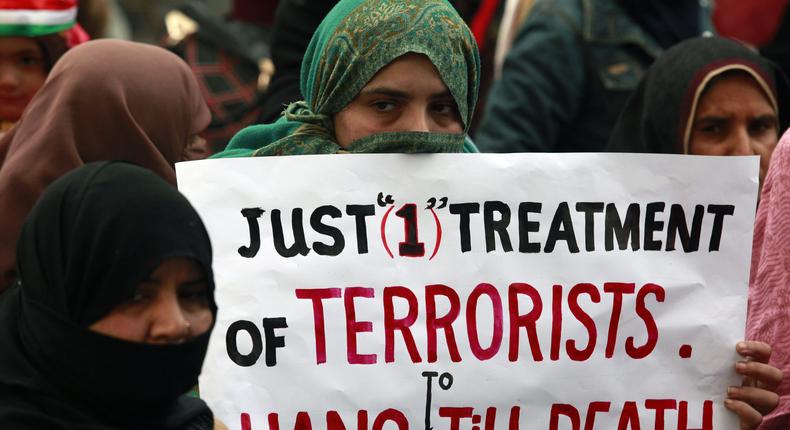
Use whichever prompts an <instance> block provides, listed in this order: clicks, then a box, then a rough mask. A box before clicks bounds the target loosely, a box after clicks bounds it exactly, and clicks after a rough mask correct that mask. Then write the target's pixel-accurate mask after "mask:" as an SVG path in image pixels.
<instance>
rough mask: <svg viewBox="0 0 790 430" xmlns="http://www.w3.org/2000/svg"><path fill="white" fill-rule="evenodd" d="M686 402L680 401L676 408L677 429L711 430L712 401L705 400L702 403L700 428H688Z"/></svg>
mask: <svg viewBox="0 0 790 430" xmlns="http://www.w3.org/2000/svg"><path fill="white" fill-rule="evenodd" d="M688 406H689V405H688V402H680V407H679V408H678V430H713V402H712V401H710V400H706V401H705V403H704V404H703V405H702V428H701V429H690V428H688Z"/></svg>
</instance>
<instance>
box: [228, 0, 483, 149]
mask: <svg viewBox="0 0 790 430" xmlns="http://www.w3.org/2000/svg"><path fill="white" fill-rule="evenodd" d="M407 53H419V54H423V55H425V56H427V57H428V58H429V59H430V60H431V62H432V63H433V64H434V66H436V68H437V70H438V71H439V75H440V76H441V77H442V80H443V81H444V83H445V85H447V88H448V89H449V90H450V93H451V94H452V96H453V98H454V100H455V102H456V104H457V105H458V111H459V113H460V115H461V119H462V121H463V123H464V134H458V135H447V134H438V133H418V132H411V133H386V134H380V135H374V136H368V137H366V138H363V139H360V140H359V141H355V142H353V143H352V145H351V147H350V148H348V149H347V150H343V149H342V148H341V147H340V146H339V145H338V144H337V142H336V141H335V138H334V130H333V121H332V117H333V115H334V114H336V113H338V112H340V111H341V110H342V109H343V108H344V107H345V106H346V105H347V104H348V103H349V102H351V101H352V100H353V99H354V98H355V97H356V96H357V94H358V93H359V92H360V90H362V88H364V86H365V85H366V84H367V83H368V82H369V81H370V80H371V79H372V78H373V76H374V75H375V74H376V73H377V72H378V71H379V70H381V69H383V68H384V67H385V66H387V65H388V64H389V63H391V62H392V61H393V60H395V59H397V58H398V57H400V56H402V55H404V54H407ZM479 75H480V57H479V55H478V52H477V45H476V43H475V41H474V37H473V36H472V33H471V31H470V30H469V28H468V27H467V26H466V24H465V23H464V21H463V20H462V19H461V17H460V16H458V13H457V12H456V11H455V9H454V8H453V7H452V6H451V5H450V4H449V3H448V2H447V1H446V0H411V1H403V0H341V1H340V2H339V3H338V4H337V6H335V8H334V9H332V11H331V12H330V13H329V14H328V15H327V17H326V18H325V19H324V21H323V22H322V23H321V25H320V26H319V27H318V30H316V33H315V34H314V35H313V39H312V40H311V41H310V45H309V46H308V48H307V52H306V53H305V57H304V61H303V62H302V75H301V91H302V94H303V95H304V96H305V101H302V102H298V103H293V104H291V105H290V106H288V107H287V108H286V110H285V112H284V113H283V116H282V117H281V118H280V119H279V120H278V121H276V122H275V123H273V124H267V125H256V126H252V127H247V128H246V129H244V130H242V131H241V132H239V133H238V134H237V135H236V136H234V138H233V139H232V140H231V142H230V144H229V145H228V148H227V149H226V150H225V151H223V152H221V153H219V154H216V155H215V156H214V157H215V158H227V157H247V156H266V155H297V154H335V153H342V152H355V153H361V152H367V153H376V152H378V153H383V152H478V151H477V149H476V148H475V146H474V144H473V143H472V142H471V140H469V139H468V138H467V137H466V134H465V132H466V131H467V130H468V128H469V125H470V124H471V120H472V114H473V112H474V108H475V103H476V102H477V92H478V87H479Z"/></svg>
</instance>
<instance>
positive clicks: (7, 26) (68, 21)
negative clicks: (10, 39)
mask: <svg viewBox="0 0 790 430" xmlns="http://www.w3.org/2000/svg"><path fill="white" fill-rule="evenodd" d="M76 21H77V0H0V36H25V37H37V36H45V35H47V34H52V33H58V32H60V31H64V30H68V29H70V28H72V27H73V26H74V24H75V23H76Z"/></svg>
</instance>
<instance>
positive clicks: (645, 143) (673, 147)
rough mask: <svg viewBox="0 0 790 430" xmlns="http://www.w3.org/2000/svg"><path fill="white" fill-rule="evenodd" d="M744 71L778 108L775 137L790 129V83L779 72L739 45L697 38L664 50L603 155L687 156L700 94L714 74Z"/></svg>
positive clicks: (642, 83)
mask: <svg viewBox="0 0 790 430" xmlns="http://www.w3.org/2000/svg"><path fill="white" fill-rule="evenodd" d="M732 70H738V71H743V72H745V73H748V74H749V75H750V76H752V78H754V79H755V80H756V81H757V82H758V84H760V86H761V87H763V88H766V87H767V91H768V92H770V94H767V95H768V96H770V98H773V101H775V103H776V105H777V107H778V110H779V112H778V114H779V115H778V116H779V126H780V129H779V135H781V134H782V132H783V131H784V130H785V129H786V128H787V127H788V126H790V105H789V104H788V103H790V85H788V81H787V78H786V77H785V75H784V74H783V73H782V71H781V70H780V69H779V68H778V67H776V65H774V64H773V63H771V62H770V61H768V60H766V59H764V58H762V57H760V56H759V54H757V53H756V52H753V51H751V50H750V49H748V48H746V47H745V46H743V45H741V44H740V43H737V42H734V41H731V40H727V39H722V38H716V37H699V38H695V39H690V40H688V41H685V42H682V43H680V44H678V45H676V46H675V47H673V48H670V49H669V50H667V51H666V52H664V54H663V55H661V57H659V59H658V60H656V62H655V63H653V65H652V66H651V67H650V69H649V70H648V71H647V73H646V74H645V76H644V77H643V78H642V81H641V82H640V83H639V85H638V86H637V88H636V90H635V91H634V92H633V93H632V94H631V96H630V98H629V99H628V101H627V102H626V104H625V107H624V109H623V111H622V113H621V114H620V117H619V118H618V120H617V123H616V124H615V127H614V131H613V132H612V135H611V137H610V139H609V146H608V147H607V151H611V152H651V153H677V154H684V153H688V149H687V146H688V142H686V140H687V128H688V125H689V121H690V120H692V119H693V116H694V111H693V109H694V106H695V105H696V103H697V102H698V101H699V97H700V94H701V92H702V91H701V90H702V89H704V87H705V85H706V84H707V83H708V82H710V80H711V79H713V78H714V77H716V76H719V75H721V74H723V73H727V72H729V71H732Z"/></svg>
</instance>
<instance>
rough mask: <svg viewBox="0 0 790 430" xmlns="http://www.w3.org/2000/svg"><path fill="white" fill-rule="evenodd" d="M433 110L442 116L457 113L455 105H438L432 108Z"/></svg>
mask: <svg viewBox="0 0 790 430" xmlns="http://www.w3.org/2000/svg"><path fill="white" fill-rule="evenodd" d="M431 110H433V111H434V112H436V113H438V114H441V115H450V114H455V113H456V111H457V109H456V108H455V104H453V103H437V104H435V105H433V106H431Z"/></svg>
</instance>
